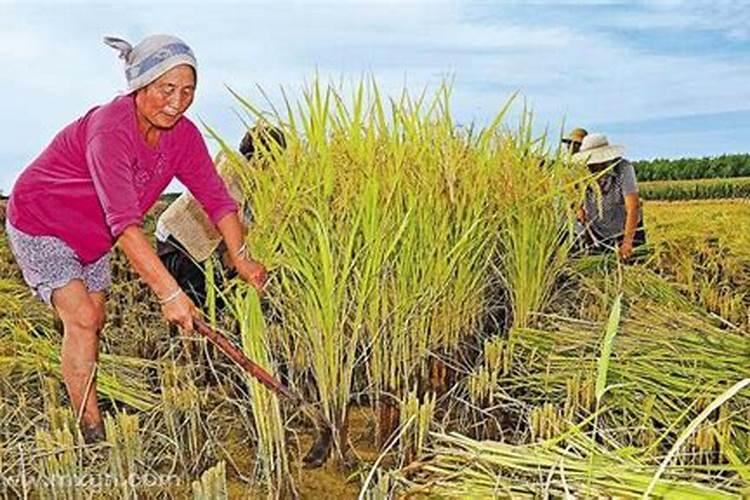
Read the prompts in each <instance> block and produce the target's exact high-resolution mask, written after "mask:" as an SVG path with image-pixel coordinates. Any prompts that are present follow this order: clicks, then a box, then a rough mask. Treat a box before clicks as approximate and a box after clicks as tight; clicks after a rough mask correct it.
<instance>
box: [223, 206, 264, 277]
mask: <svg viewBox="0 0 750 500" xmlns="http://www.w3.org/2000/svg"><path fill="white" fill-rule="evenodd" d="M216 228H217V229H218V230H219V232H220V233H221V236H222V237H223V238H224V243H225V244H226V246H227V253H228V254H229V260H230V263H231V265H232V267H234V269H235V270H236V271H237V274H239V275H240V277H241V278H242V279H243V280H245V281H246V282H248V283H249V284H251V285H253V286H254V287H255V288H256V289H257V290H258V291H259V292H261V291H263V288H264V287H265V284H266V278H267V275H266V269H265V268H264V267H263V265H261V264H260V263H258V262H256V261H254V260H253V259H251V258H250V257H249V252H248V251H247V247H246V246H245V238H244V231H243V227H242V224H241V223H240V219H239V218H238V217H237V213H236V212H232V213H230V214H227V215H225V216H224V217H222V218H221V219H219V221H218V222H217V223H216Z"/></svg>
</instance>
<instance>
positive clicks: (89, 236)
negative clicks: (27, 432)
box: [6, 35, 266, 442]
mask: <svg viewBox="0 0 750 500" xmlns="http://www.w3.org/2000/svg"><path fill="white" fill-rule="evenodd" d="M104 41H105V43H106V44H107V45H109V46H111V47H113V48H115V49H117V50H118V51H119V53H120V57H121V58H122V59H124V61H125V76H126V79H127V82H128V91H127V94H125V95H122V96H119V97H117V98H115V99H114V100H113V101H111V102H109V103H107V104H104V105H102V106H97V107H95V108H93V109H91V110H89V111H88V112H87V113H86V114H85V115H83V116H82V117H80V118H79V119H77V120H76V121H74V122H73V123H71V124H70V125H68V126H66V127H65V128H64V129H62V131H60V132H59V133H58V134H57V136H56V137H55V138H54V139H53V140H52V142H51V143H50V144H49V146H47V148H46V149H45V150H44V151H43V152H42V154H41V155H40V156H39V157H37V158H36V159H35V160H34V161H33V162H32V163H31V165H29V166H28V167H27V168H26V169H25V170H24V172H23V173H22V174H21V176H20V177H19V179H18V181H17V182H16V184H15V186H14V188H13V191H12V193H11V196H10V200H9V204H8V214H7V216H8V217H7V222H6V227H7V233H8V238H9V242H10V247H11V250H12V252H13V254H14V255H15V258H16V261H17V262H18V264H19V266H20V268H21V270H22V272H23V276H24V279H25V280H26V282H27V283H28V285H29V287H31V289H32V291H33V292H34V293H35V294H36V295H37V296H38V297H39V298H40V299H41V300H43V301H45V302H46V303H48V304H51V305H52V307H53V308H54V309H55V310H56V311H57V313H58V314H59V316H60V319H61V320H62V322H63V326H64V336H63V340H62V375H63V379H64V381H65V385H66V387H67V390H68V394H69V396H70V400H71V404H72V406H73V408H74V410H75V411H76V413H77V414H79V415H81V417H82V418H81V423H82V431H83V434H84V437H85V438H86V440H87V441H89V442H91V441H96V440H99V439H101V438H102V437H103V434H104V432H103V426H102V419H101V415H100V412H99V407H98V404H97V398H96V389H95V387H96V386H95V383H94V375H95V369H96V360H97V354H98V340H99V339H98V332H99V330H100V329H101V328H102V325H103V323H104V302H105V291H106V290H107V288H109V286H110V283H111V276H110V269H109V253H110V251H111V249H112V247H113V246H114V244H115V243H119V245H120V247H121V248H122V250H123V251H124V252H125V254H126V255H127V257H128V260H129V261H130V264H131V265H132V266H133V268H134V269H135V271H136V272H137V273H138V274H139V275H140V277H141V278H142V279H143V280H144V281H145V282H146V284H147V285H148V286H149V287H150V288H151V289H152V290H153V292H154V293H155V294H156V296H157V297H158V298H159V301H160V302H161V306H162V313H163V314H164V317H165V318H166V319H167V320H168V321H170V322H172V323H175V324H177V325H179V326H180V327H182V328H183V329H185V330H187V331H190V330H192V328H193V316H194V315H195V314H196V307H195V305H194V304H193V302H192V301H191V300H190V298H189V297H188V296H187V295H185V293H184V292H183V291H182V290H181V289H180V287H179V286H178V285H177V282H176V281H175V279H174V278H173V277H172V276H171V275H170V274H169V272H168V271H167V270H166V269H165V268H164V265H163V264H162V263H161V261H160V260H159V257H158V256H157V255H156V252H154V250H153V248H152V247H151V245H150V243H149V241H148V239H147V238H146V236H145V235H144V233H143V231H142V229H141V221H142V219H143V216H144V214H146V212H147V211H148V210H149V208H151V206H152V205H153V204H154V202H155V201H156V200H157V199H158V198H159V195H160V194H161V192H162V191H163V190H164V188H165V187H166V186H167V184H169V182H170V181H171V180H172V179H173V178H175V177H176V178H177V179H179V180H180V181H181V182H182V183H183V184H185V186H187V188H188V189H189V190H190V191H191V192H192V193H193V194H194V195H195V197H196V198H197V199H198V200H199V201H200V203H201V204H202V205H203V207H204V209H205V210H206V213H208V215H209V217H210V219H211V222H212V223H213V224H215V225H216V227H217V229H218V231H219V233H220V234H221V236H222V238H223V239H224V241H225V243H226V246H227V250H228V252H229V255H230V258H231V260H232V264H233V266H234V268H235V269H236V270H237V273H238V274H239V275H240V276H241V277H242V278H243V279H245V280H246V281H248V282H249V283H251V284H252V285H254V286H255V287H257V288H258V289H262V288H263V286H264V283H265V279H266V272H265V269H264V268H263V266H262V265H260V264H258V263H257V262H253V261H251V260H249V259H248V258H246V256H245V252H244V251H243V238H242V226H241V225H240V221H239V218H238V216H237V204H236V203H235V202H234V200H233V199H232V197H231V196H230V195H229V193H228V191H227V188H226V186H225V185H224V182H223V181H222V180H221V178H220V177H219V175H218V174H217V173H216V169H215V168H214V165H213V162H212V161H211V157H210V156H209V154H208V150H207V148H206V145H205V143H204V142H203V137H202V136H201V133H200V132H199V130H198V128H197V127H196V126H195V125H194V124H193V123H192V122H191V121H190V120H189V119H187V118H186V117H184V116H183V114H184V113H185V111H186V110H187V109H188V107H190V104H192V102H193V97H194V93H195V86H196V60H195V56H194V55H193V51H192V50H191V49H190V47H188V46H187V45H186V44H185V42H183V41H182V40H180V39H179V38H175V37H173V36H168V35H154V36H150V37H147V38H145V39H144V40H143V41H141V42H140V43H139V44H138V45H136V46H135V47H133V46H131V45H130V44H129V43H128V42H126V41H124V40H121V39H117V38H105V40H104ZM87 389H88V390H87Z"/></svg>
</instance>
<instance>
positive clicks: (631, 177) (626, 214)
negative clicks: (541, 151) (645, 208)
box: [573, 134, 646, 259]
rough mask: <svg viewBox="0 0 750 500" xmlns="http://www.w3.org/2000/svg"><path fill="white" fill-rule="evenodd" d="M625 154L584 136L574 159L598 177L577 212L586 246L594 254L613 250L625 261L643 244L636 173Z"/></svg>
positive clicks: (600, 138) (600, 137) (604, 141)
mask: <svg viewBox="0 0 750 500" xmlns="http://www.w3.org/2000/svg"><path fill="white" fill-rule="evenodd" d="M624 153H625V148H623V147H622V146H615V145H610V144H609V141H608V140H607V137H606V136H605V135H603V134H587V135H586V136H585V137H584V138H583V140H582V141H581V147H580V150H579V151H578V152H577V153H576V154H575V155H573V159H574V160H577V161H585V162H586V166H587V167H588V169H589V171H590V172H591V173H593V174H601V175H600V176H599V178H598V179H597V181H596V184H595V186H593V187H589V188H588V189H587V191H586V197H585V201H584V206H583V210H582V211H580V212H579V222H580V223H581V224H582V228H583V231H584V234H583V237H584V241H585V244H586V246H588V247H589V248H590V249H591V250H593V251H595V252H597V251H604V250H607V249H614V250H616V251H617V253H618V254H619V255H620V257H621V258H622V259H628V258H630V256H631V255H632V254H633V249H634V248H635V247H637V246H639V245H643V244H644V243H645V242H646V231H645V229H644V228H643V212H642V209H641V200H640V197H639V196H638V181H637V180H636V176H635V169H634V168H633V165H631V164H630V162H629V161H627V160H626V159H625V158H624V157H623V155H624Z"/></svg>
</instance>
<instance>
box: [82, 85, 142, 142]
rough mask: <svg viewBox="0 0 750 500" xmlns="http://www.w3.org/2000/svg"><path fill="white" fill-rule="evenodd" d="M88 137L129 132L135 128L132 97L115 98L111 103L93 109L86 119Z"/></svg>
mask: <svg viewBox="0 0 750 500" xmlns="http://www.w3.org/2000/svg"><path fill="white" fill-rule="evenodd" d="M84 119H85V120H86V121H87V129H88V136H89V137H93V136H94V135H97V134H99V133H102V132H115V131H118V130H127V129H128V128H133V127H134V126H135V103H134V102H133V96H132V95H122V96H118V97H115V98H114V99H112V100H111V101H110V102H108V103H106V104H103V105H101V106H97V107H95V108H93V109H91V110H90V111H89V112H88V113H87V115H86V116H85V117H84Z"/></svg>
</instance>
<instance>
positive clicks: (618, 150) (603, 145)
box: [573, 134, 625, 165]
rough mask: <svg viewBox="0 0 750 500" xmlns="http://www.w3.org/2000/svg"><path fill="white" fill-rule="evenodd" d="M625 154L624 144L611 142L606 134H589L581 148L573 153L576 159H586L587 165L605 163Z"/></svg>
mask: <svg viewBox="0 0 750 500" xmlns="http://www.w3.org/2000/svg"><path fill="white" fill-rule="evenodd" d="M624 154H625V148H624V147H623V146H617V145H614V144H610V143H609V141H608V140H607V136H606V135H604V134H588V135H587V136H586V137H584V138H583V141H582V142H581V149H580V150H579V151H578V152H577V153H576V154H574V155H573V159H574V160H576V161H584V160H585V161H586V164H587V165H591V164H594V163H604V162H608V161H611V160H616V159H617V158H622V156H623V155H624Z"/></svg>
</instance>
